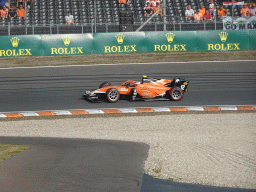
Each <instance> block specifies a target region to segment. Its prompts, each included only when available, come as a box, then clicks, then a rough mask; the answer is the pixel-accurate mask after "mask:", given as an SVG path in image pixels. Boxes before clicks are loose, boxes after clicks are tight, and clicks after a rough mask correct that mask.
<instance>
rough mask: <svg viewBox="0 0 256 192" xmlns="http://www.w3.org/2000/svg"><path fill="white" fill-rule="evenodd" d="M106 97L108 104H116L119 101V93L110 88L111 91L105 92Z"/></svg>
mask: <svg viewBox="0 0 256 192" xmlns="http://www.w3.org/2000/svg"><path fill="white" fill-rule="evenodd" d="M106 96H107V100H108V101H109V102H110V103H115V102H117V101H118V100H119V98H120V93H119V91H118V90H117V89H115V88H111V89H108V90H107V92H106Z"/></svg>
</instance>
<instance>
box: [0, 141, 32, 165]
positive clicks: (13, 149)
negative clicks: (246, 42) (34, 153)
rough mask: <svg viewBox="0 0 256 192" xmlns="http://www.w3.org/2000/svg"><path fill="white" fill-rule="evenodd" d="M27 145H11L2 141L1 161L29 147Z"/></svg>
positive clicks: (0, 144) (0, 149)
mask: <svg viewBox="0 0 256 192" xmlns="http://www.w3.org/2000/svg"><path fill="white" fill-rule="evenodd" d="M28 148H29V146H27V145H11V144H2V143H0V162H1V161H4V160H6V159H9V158H10V157H12V156H13V155H15V154H17V153H19V152H21V151H24V150H26V149H28Z"/></svg>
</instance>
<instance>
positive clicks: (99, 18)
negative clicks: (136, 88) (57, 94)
mask: <svg viewBox="0 0 256 192" xmlns="http://www.w3.org/2000/svg"><path fill="white" fill-rule="evenodd" d="M9 1H10V3H11V5H13V6H14V7H16V0H15V1H14V0H9ZM216 2H218V1H216ZM209 3H210V0H162V1H161V10H162V15H160V14H156V15H154V16H153V17H152V14H147V15H144V7H145V2H144V0H143V1H142V0H129V5H125V4H119V3H118V1H117V0H95V1H91V0H59V1H52V0H40V1H39V0H34V1H33V4H32V6H28V5H26V1H25V10H26V15H25V17H17V18H12V17H10V18H6V19H5V18H2V19H1V20H0V36H14V35H42V34H71V33H72V34H78V33H82V34H83V33H105V32H128V31H136V30H137V29H138V28H139V27H140V26H142V25H143V27H142V28H141V31H211V30H222V29H223V19H224V18H219V17H217V16H216V17H213V20H212V21H208V20H202V21H196V22H195V21H194V20H193V19H192V18H188V19H187V20H186V18H185V11H186V9H187V6H188V5H191V7H192V9H194V10H196V9H198V8H199V7H200V5H201V4H203V5H204V7H205V8H206V9H208V6H209ZM251 5H252V4H249V5H248V6H249V7H251ZM215 6H216V9H217V10H218V9H219V8H220V4H218V3H216V4H215ZM241 6H242V5H236V4H234V5H224V8H225V9H226V10H227V16H229V17H231V20H232V18H235V17H236V18H237V17H240V9H241ZM15 9H16V8H15ZM68 12H70V13H71V14H72V15H73V18H74V24H66V20H65V16H66V15H67V13H68ZM126 16H127V17H126ZM145 22H147V23H146V24H145ZM252 22H254V23H255V21H252ZM231 23H233V20H232V21H231ZM225 26H226V25H225ZM254 26H255V25H253V27H254ZM230 29H233V28H230ZM244 29H248V28H244ZM252 29H253V28H252Z"/></svg>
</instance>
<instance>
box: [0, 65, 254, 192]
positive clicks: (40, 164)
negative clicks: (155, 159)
mask: <svg viewBox="0 0 256 192" xmlns="http://www.w3.org/2000/svg"><path fill="white" fill-rule="evenodd" d="M142 75H148V76H149V77H157V78H167V79H172V78H174V77H184V78H186V79H188V80H189V81H190V84H189V87H188V88H189V92H187V93H186V94H185V96H184V98H183V100H181V101H179V102H172V101H150V102H129V101H119V102H117V103H107V102H103V103H89V102H87V101H85V100H84V99H81V95H82V94H83V93H84V92H85V90H92V89H95V88H98V86H99V85H100V84H101V83H102V82H111V83H112V84H121V83H122V82H124V81H126V80H128V79H132V80H138V81H140V80H141V76H142ZM255 84H256V62H255V61H239V62H198V63H197V62H193V63H168V64H127V65H98V66H74V67H44V68H13V69H0V111H1V112H11V111H42V110H62V109H92V108H124V107H162V106H164V107H167V106H170V107H172V106H214V105H218V106H220V105H255V104H256V94H255V93H256V87H255ZM0 140H1V142H2V143H18V144H23V143H24V144H29V145H30V146H31V149H30V150H28V151H25V152H22V153H20V154H19V155H17V156H15V157H14V158H11V159H9V160H7V161H5V162H4V163H2V164H1V166H0V172H1V173H4V174H5V176H6V177H2V179H3V178H4V180H1V181H0V182H1V185H0V187H2V189H1V188H0V189H1V191H53V189H54V191H74V188H75V189H77V190H75V191H107V190H106V189H107V188H106V186H109V189H110V190H109V191H143V192H146V191H216V190H217V191H252V190H241V189H231V188H219V187H213V186H201V185H193V184H182V183H175V182H170V181H166V180H159V179H156V178H152V177H150V176H148V175H145V174H144V175H143V169H142V162H143V160H144V159H145V158H146V154H147V150H148V146H147V145H145V144H141V143H131V142H117V141H102V140H79V139H78V140H69V139H58V138H57V139H56V138H54V139H49V138H34V139H32V138H13V137H11V138H8V137H4V138H3V137H1V138H0ZM130 151H132V153H130ZM106 153H107V156H106V155H105V154H106ZM77 154H79V156H78V155H77ZM106 158H107V159H106ZM108 158H109V159H108ZM99 159H100V161H99ZM108 160H109V161H108ZM106 162H107V163H108V164H107V166H106ZM118 165H119V166H118ZM124 165H127V166H124ZM81 167H82V168H81ZM90 167H93V168H95V169H96V170H97V171H95V169H91V168H90ZM6 168H8V171H7V169H6ZM10 170H11V171H10ZM84 170H88V171H84ZM4 171H5V172H4ZM72 171H73V172H72ZM97 174H98V175H97ZM92 178H94V179H92ZM37 182H38V183H37ZM124 185H125V187H124ZM120 186H121V188H120ZM10 187H11V190H8V189H10ZM31 187H32V188H31ZM90 187H91V188H90ZM95 187H96V188H95Z"/></svg>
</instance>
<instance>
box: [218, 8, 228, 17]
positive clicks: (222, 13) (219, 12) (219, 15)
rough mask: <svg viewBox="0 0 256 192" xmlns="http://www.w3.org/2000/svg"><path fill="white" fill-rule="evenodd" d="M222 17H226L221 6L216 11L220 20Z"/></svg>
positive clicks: (224, 10) (225, 12)
mask: <svg viewBox="0 0 256 192" xmlns="http://www.w3.org/2000/svg"><path fill="white" fill-rule="evenodd" d="M223 16H227V10H226V9H224V8H223V5H221V6H220V9H219V10H218V17H219V18H222V17H223Z"/></svg>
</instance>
